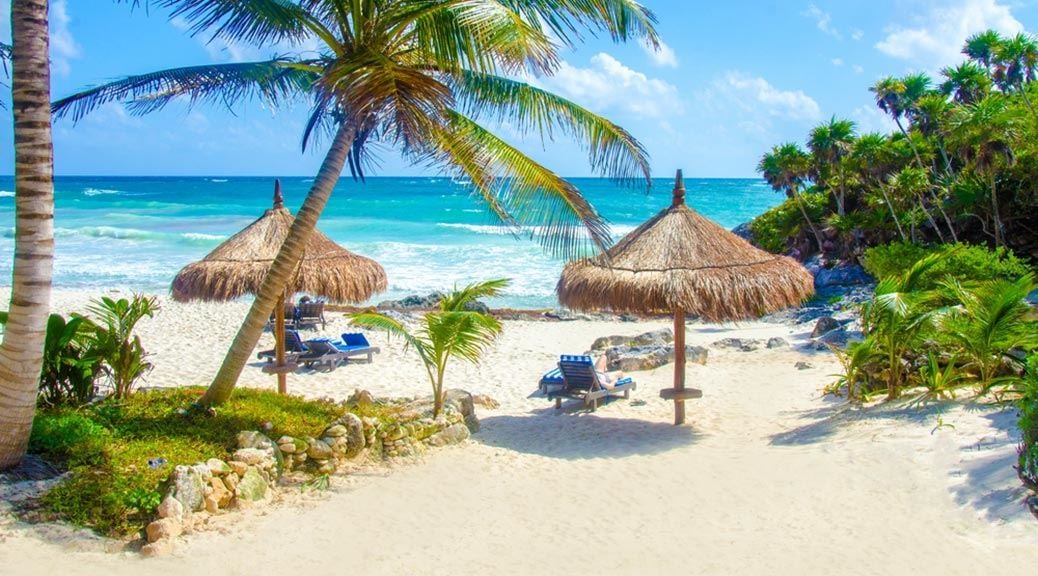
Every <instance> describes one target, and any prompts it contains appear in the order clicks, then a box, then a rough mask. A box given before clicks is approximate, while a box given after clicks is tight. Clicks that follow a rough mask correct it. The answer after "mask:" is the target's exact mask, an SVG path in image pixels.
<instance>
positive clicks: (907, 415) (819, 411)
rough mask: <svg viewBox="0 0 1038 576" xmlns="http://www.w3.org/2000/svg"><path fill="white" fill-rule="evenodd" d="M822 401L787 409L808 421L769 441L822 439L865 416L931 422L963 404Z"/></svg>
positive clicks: (829, 398)
mask: <svg viewBox="0 0 1038 576" xmlns="http://www.w3.org/2000/svg"><path fill="white" fill-rule="evenodd" d="M822 401H823V402H825V403H826V405H825V406H823V407H821V408H814V409H811V410H803V411H799V412H795V413H787V414H789V415H791V416H794V417H797V418H799V419H800V420H808V421H809V422H808V423H806V424H804V425H802V426H797V427H796V428H793V429H791V430H787V431H785V432H779V433H778V434H775V435H773V436H771V440H770V442H769V443H770V444H771V445H772V446H800V445H805V444H814V443H817V442H824V441H826V440H828V439H829V438H830V437H831V436H833V435H834V434H835V433H836V432H837V431H838V430H839V429H840V427H842V426H846V425H848V424H851V423H854V422H863V421H868V420H901V421H904V422H911V423H913V424H920V425H922V424H930V423H935V422H937V418H938V417H939V416H940V415H941V414H943V413H944V412H946V411H947V410H948V409H949V408H950V407H952V406H959V405H962V404H961V403H957V402H930V403H926V404H917V403H914V402H913V401H912V400H899V401H894V402H887V403H884V404H879V405H876V406H870V407H868V408H861V407H860V406H857V405H848V404H847V401H846V400H844V399H842V398H838V397H834V396H826V397H824V398H823V399H822ZM964 406H965V407H966V409H967V410H970V409H974V408H976V405H974V404H973V403H969V404H965V405H964Z"/></svg>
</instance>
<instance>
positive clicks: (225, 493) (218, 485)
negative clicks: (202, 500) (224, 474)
mask: <svg viewBox="0 0 1038 576" xmlns="http://www.w3.org/2000/svg"><path fill="white" fill-rule="evenodd" d="M209 486H210V487H211V488H212V489H213V491H212V492H211V493H210V494H209V495H210V496H211V497H213V498H215V499H216V503H217V506H218V507H220V508H226V507H227V505H228V504H230V502H231V498H233V497H234V492H231V491H230V490H228V489H227V485H226V484H224V481H223V480H221V479H220V478H210V479H209Z"/></svg>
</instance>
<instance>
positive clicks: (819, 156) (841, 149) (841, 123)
mask: <svg viewBox="0 0 1038 576" xmlns="http://www.w3.org/2000/svg"><path fill="white" fill-rule="evenodd" d="M854 128H855V125H854V122H852V121H850V120H843V119H840V120H837V119H836V117H835V116H833V117H832V118H830V119H829V122H827V123H825V124H821V125H819V126H816V127H815V128H814V129H813V130H811V135H810V137H809V138H808V141H807V147H808V148H810V149H811V154H812V155H813V156H814V159H815V164H816V166H817V168H818V172H817V173H818V176H819V177H821V178H822V179H823V181H824V183H825V184H826V186H827V187H829V185H830V182H829V180H830V178H828V177H826V176H827V175H828V174H832V173H834V172H835V178H834V179H835V180H836V181H837V182H838V186H837V189H836V190H833V191H832V192H834V194H833V196H835V197H836V212H837V213H838V214H839V215H840V216H843V215H844V214H845V213H846V189H845V188H846V187H845V182H846V178H845V177H844V174H843V167H844V162H843V160H844V158H846V157H847V155H848V154H849V153H850V151H851V147H852V146H853V144H854V138H855V134H854Z"/></svg>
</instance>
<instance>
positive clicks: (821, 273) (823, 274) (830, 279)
mask: <svg viewBox="0 0 1038 576" xmlns="http://www.w3.org/2000/svg"><path fill="white" fill-rule="evenodd" d="M872 282H874V279H873V278H872V276H869V273H868V272H866V271H865V269H864V268H862V267H861V266H859V265H857V264H840V265H839V266H835V267H833V268H821V269H820V270H818V271H817V272H815V288H826V287H830V286H856V285H863V284H871V283H872Z"/></svg>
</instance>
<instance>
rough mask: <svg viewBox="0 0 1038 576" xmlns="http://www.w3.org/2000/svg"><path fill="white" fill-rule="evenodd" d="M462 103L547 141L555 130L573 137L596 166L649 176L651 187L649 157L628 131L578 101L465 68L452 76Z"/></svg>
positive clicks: (620, 175)
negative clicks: (533, 133)
mask: <svg viewBox="0 0 1038 576" xmlns="http://www.w3.org/2000/svg"><path fill="white" fill-rule="evenodd" d="M449 82H450V84H451V86H452V87H453V88H454V94H455V98H456V99H457V105H458V106H459V107H460V108H461V110H463V111H464V112H465V113H466V114H470V115H477V116H478V115H481V114H483V113H486V112H489V113H491V114H493V115H494V117H495V119H496V120H498V121H500V122H508V123H509V124H510V125H512V126H515V127H516V128H517V129H518V130H519V131H521V132H522V133H524V134H525V133H529V132H535V133H538V134H539V135H540V136H541V138H542V141H543V140H548V141H551V140H552V139H553V135H554V133H555V131H556V130H560V131H562V132H564V133H566V134H567V135H569V136H571V137H573V138H574V139H575V140H577V142H578V143H579V144H581V145H582V146H583V147H584V148H586V149H587V151H588V156H589V161H590V164H591V168H592V169H593V170H595V171H596V172H598V173H600V174H602V175H604V176H607V177H609V178H612V179H614V180H617V181H620V182H624V183H630V182H633V181H635V180H636V179H640V178H644V181H645V183H646V186H647V187H648V186H651V183H652V178H651V174H650V167H649V157H648V153H647V152H646V151H645V148H644V147H643V146H642V145H641V143H639V142H638V141H637V140H636V139H635V138H634V137H633V136H632V135H631V134H630V133H629V132H627V131H626V130H624V129H623V128H621V127H620V126H617V125H616V124H614V123H612V122H610V121H609V120H607V119H605V118H603V117H602V116H599V115H597V114H595V113H593V112H591V111H589V110H587V109H585V108H583V107H581V106H579V105H577V104H576V103H574V102H571V101H569V100H567V99H565V98H562V97H560V96H557V95H555V94H552V93H550V92H548V91H546V90H542V89H540V88H537V87H534V86H531V85H530V84H527V83H525V82H520V81H517V80H512V79H509V78H504V77H501V76H494V75H490V74H478V73H474V72H471V71H462V72H460V73H458V74H453V75H451V76H450V79H449Z"/></svg>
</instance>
